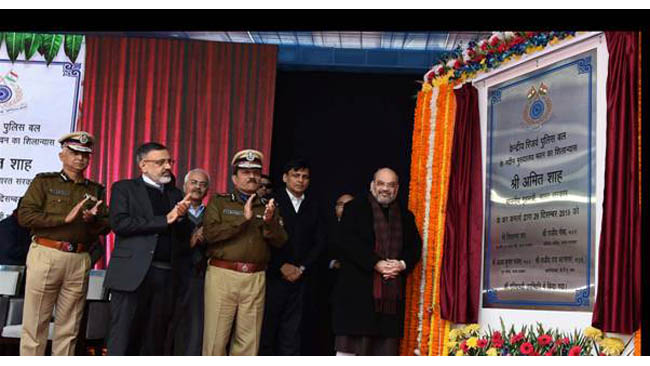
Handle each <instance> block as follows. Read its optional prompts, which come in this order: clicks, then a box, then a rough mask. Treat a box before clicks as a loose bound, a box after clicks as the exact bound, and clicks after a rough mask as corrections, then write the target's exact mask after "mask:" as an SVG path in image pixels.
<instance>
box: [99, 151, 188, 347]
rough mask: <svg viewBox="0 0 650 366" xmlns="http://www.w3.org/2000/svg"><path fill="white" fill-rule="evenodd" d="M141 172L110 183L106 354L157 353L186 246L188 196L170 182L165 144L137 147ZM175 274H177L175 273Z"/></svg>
mask: <svg viewBox="0 0 650 366" xmlns="http://www.w3.org/2000/svg"><path fill="white" fill-rule="evenodd" d="M136 162H137V164H138V167H139V168H140V171H141V172H142V176H140V177H139V178H136V179H125V180H121V181H118V182H116V183H115V184H113V187H112V189H111V204H110V209H109V220H110V225H111V228H112V229H113V232H114V233H115V249H114V250H113V252H112V254H111V261H110V263H109V265H108V270H107V273H106V279H105V287H106V288H108V289H110V290H111V330H110V333H109V336H108V354H109V355H125V354H140V355H162V354H163V350H164V345H165V342H166V337H167V329H168V325H169V322H170V320H171V315H172V311H173V298H174V290H175V287H176V286H175V285H176V282H177V278H178V277H177V276H178V265H177V263H176V262H177V258H179V257H181V256H182V255H183V252H184V251H187V250H189V229H188V225H187V222H188V220H187V219H186V218H184V217H183V216H184V215H185V214H186V212H187V210H188V206H189V196H190V194H188V195H187V196H185V198H183V193H182V192H181V191H180V190H179V189H178V188H176V187H174V186H173V185H172V184H170V183H171V182H172V172H171V169H172V166H173V164H174V160H173V159H171V157H170V155H169V151H167V148H166V147H165V146H163V145H161V144H158V143H155V142H149V143H145V144H143V145H142V146H140V147H139V148H138V149H137V150H136ZM175 275H176V276H175Z"/></svg>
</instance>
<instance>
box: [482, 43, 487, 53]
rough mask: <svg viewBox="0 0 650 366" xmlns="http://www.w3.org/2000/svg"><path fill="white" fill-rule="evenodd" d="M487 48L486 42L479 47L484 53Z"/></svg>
mask: <svg viewBox="0 0 650 366" xmlns="http://www.w3.org/2000/svg"><path fill="white" fill-rule="evenodd" d="M487 46H488V44H487V42H485V43H483V44H482V45H481V49H482V50H483V51H485V49H487Z"/></svg>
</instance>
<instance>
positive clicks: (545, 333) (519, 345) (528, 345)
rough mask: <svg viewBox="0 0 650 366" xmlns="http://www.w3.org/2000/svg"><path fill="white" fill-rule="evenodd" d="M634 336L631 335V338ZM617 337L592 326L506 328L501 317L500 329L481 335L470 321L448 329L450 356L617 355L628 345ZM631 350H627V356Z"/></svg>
mask: <svg viewBox="0 0 650 366" xmlns="http://www.w3.org/2000/svg"><path fill="white" fill-rule="evenodd" d="M632 338H633V337H632ZM629 343H630V342H629V341H628V343H627V344H624V343H623V341H622V340H621V339H620V338H615V337H605V335H604V333H603V332H601V331H600V330H599V329H597V328H594V327H587V328H585V330H584V331H583V332H580V331H578V330H575V331H574V332H572V333H570V332H569V333H563V332H560V331H559V330H557V329H554V330H549V329H544V327H543V326H542V325H541V324H540V323H537V326H536V327H535V326H532V325H530V326H525V325H524V326H523V327H522V328H521V329H520V330H519V331H516V330H515V327H514V326H511V327H510V329H509V330H508V331H506V328H505V325H504V324H503V320H502V321H501V330H500V331H492V329H490V328H489V327H488V330H487V332H484V333H483V334H482V335H481V333H480V327H479V325H478V324H469V325H466V326H464V327H463V328H456V329H453V330H451V331H450V332H449V341H448V343H447V347H448V349H449V356H587V355H591V354H592V353H595V354H596V355H599V356H620V355H621V354H623V351H624V350H625V349H626V348H627V346H628V345H629ZM629 354H631V352H629V353H628V355H629Z"/></svg>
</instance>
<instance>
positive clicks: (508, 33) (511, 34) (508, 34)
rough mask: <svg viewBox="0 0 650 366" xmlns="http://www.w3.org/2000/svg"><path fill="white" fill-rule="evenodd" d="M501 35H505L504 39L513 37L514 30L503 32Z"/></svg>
mask: <svg viewBox="0 0 650 366" xmlns="http://www.w3.org/2000/svg"><path fill="white" fill-rule="evenodd" d="M503 36H504V37H505V39H506V40H509V39H512V38H514V37H515V32H505V33H504V34H503Z"/></svg>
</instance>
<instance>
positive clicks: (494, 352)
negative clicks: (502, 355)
mask: <svg viewBox="0 0 650 366" xmlns="http://www.w3.org/2000/svg"><path fill="white" fill-rule="evenodd" d="M485 354H487V355H488V356H498V353H497V349H496V348H494V347H492V348H490V349H489V350H487V352H485Z"/></svg>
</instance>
